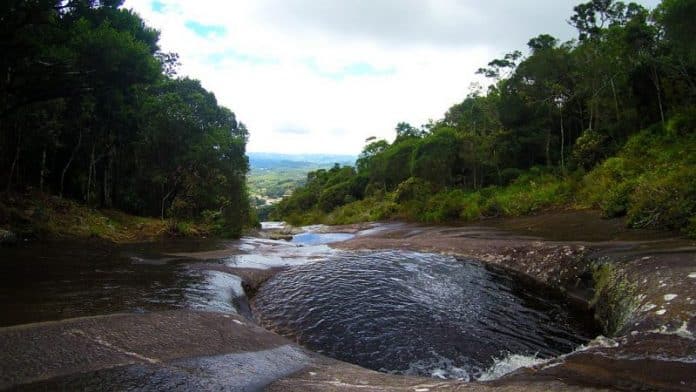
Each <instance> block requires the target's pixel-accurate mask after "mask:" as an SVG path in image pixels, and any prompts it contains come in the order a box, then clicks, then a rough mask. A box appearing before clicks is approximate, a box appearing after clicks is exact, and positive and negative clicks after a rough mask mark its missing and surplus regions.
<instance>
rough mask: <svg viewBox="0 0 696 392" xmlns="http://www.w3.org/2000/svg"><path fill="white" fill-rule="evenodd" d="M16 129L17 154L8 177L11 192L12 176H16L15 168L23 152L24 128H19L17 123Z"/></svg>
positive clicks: (8, 190)
mask: <svg viewBox="0 0 696 392" xmlns="http://www.w3.org/2000/svg"><path fill="white" fill-rule="evenodd" d="M15 129H16V130H17V132H18V134H17V148H15V156H14V159H13V160H12V166H10V174H9V176H8V178H7V192H8V193H9V192H10V190H11V189H12V177H13V176H14V172H15V168H16V167H17V162H19V156H20V153H21V152H22V129H21V128H17V127H16V124H15Z"/></svg>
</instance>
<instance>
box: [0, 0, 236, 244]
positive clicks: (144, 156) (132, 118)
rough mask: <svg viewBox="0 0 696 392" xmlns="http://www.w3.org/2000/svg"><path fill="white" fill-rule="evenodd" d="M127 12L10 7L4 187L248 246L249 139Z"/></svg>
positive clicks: (0, 41)
mask: <svg viewBox="0 0 696 392" xmlns="http://www.w3.org/2000/svg"><path fill="white" fill-rule="evenodd" d="M121 3H122V0H108V1H104V0H102V1H96V0H68V1H56V0H32V1H25V0H10V1H5V2H3V3H2V5H0V21H1V23H0V45H1V46H2V53H3V55H2V57H0V184H3V185H4V186H5V190H7V191H8V192H9V191H21V190H25V189H27V188H30V187H31V188H34V189H39V190H41V191H43V192H47V193H55V194H58V195H60V196H61V197H62V196H67V197H70V198H73V199H76V200H81V201H84V202H86V203H88V204H90V205H94V206H100V207H107V208H111V207H113V208H118V209H122V210H125V211H127V212H131V213H136V214H141V215H150V216H157V217H161V218H165V217H171V218H175V219H189V220H190V219H193V220H196V219H206V220H208V221H210V222H211V223H213V224H214V226H215V227H217V228H218V229H219V230H220V231H222V232H224V233H226V234H231V235H236V234H239V232H240V230H241V228H242V226H243V225H244V224H245V223H247V222H248V221H249V203H248V197H247V195H246V189H245V181H246V173H247V171H248V160H247V157H246V156H245V147H246V141H247V130H246V128H245V127H244V125H243V124H242V123H239V122H238V121H237V120H236V118H235V115H234V113H232V112H231V111H229V110H228V109H226V108H224V107H221V106H219V105H218V103H217V101H216V99H215V97H214V96H213V94H212V93H210V92H208V91H206V90H205V89H204V88H202V87H201V85H200V83H199V82H198V81H196V80H191V79H188V78H177V77H176V67H177V64H178V57H177V55H176V54H172V53H163V52H162V51H161V50H160V48H159V47H158V44H157V42H158V38H159V33H158V32H157V31H156V30H153V29H151V28H149V27H148V26H146V25H145V24H144V22H143V21H142V19H140V17H139V16H138V15H136V14H135V13H133V12H132V11H129V10H126V9H123V8H120V6H121Z"/></svg>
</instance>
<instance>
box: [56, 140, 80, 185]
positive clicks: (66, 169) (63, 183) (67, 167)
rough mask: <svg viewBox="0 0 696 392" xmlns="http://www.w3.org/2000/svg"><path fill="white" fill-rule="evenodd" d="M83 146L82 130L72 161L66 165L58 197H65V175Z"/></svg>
mask: <svg viewBox="0 0 696 392" xmlns="http://www.w3.org/2000/svg"><path fill="white" fill-rule="evenodd" d="M81 145H82V130H80V135H79V136H78V138H77V144H76V145H75V148H73V150H72V154H70V159H68V162H67V163H66V164H65V167H63V173H61V175H60V193H58V197H61V198H62V197H63V189H64V185H65V173H67V172H68V169H69V168H70V165H71V164H72V161H73V160H74V159H75V155H77V151H78V150H79V149H80V146H81Z"/></svg>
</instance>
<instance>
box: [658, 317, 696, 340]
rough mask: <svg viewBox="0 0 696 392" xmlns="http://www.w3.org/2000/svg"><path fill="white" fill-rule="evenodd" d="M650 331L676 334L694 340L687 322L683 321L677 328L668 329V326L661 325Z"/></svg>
mask: <svg viewBox="0 0 696 392" xmlns="http://www.w3.org/2000/svg"><path fill="white" fill-rule="evenodd" d="M648 332H652V333H660V334H664V335H677V336H679V337H682V338H685V339H691V340H694V334H693V333H692V332H691V331H689V323H688V322H686V321H684V322H683V323H682V325H681V326H680V327H679V328H676V329H670V328H669V327H668V326H666V325H663V326H661V327H660V328H657V329H653V330H651V331H648Z"/></svg>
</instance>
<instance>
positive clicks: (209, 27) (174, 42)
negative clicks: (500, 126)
mask: <svg viewBox="0 0 696 392" xmlns="http://www.w3.org/2000/svg"><path fill="white" fill-rule="evenodd" d="M579 2H580V0H528V1H522V0H485V1H480V0H227V1H225V0H195V1H192V0H126V2H125V6H126V7H127V8H132V9H134V10H135V11H136V12H138V13H139V14H140V15H141V16H142V17H143V18H144V19H145V20H146V21H147V23H148V24H149V25H151V26H153V27H155V28H157V29H159V30H160V31H161V40H160V44H161V46H162V48H163V50H165V51H172V52H177V53H179V55H180V56H181V62H182V67H181V68H180V72H179V73H180V75H184V76H190V77H192V78H196V79H200V80H201V81H202V83H203V86H204V87H205V88H207V89H208V90H211V91H213V92H214V93H215V95H216V96H217V98H218V101H219V103H220V104H222V105H224V106H226V107H228V108H230V109H231V110H232V111H234V112H235V113H236V114H237V118H238V119H239V120H241V121H242V122H244V123H245V124H246V125H247V127H248V129H249V131H250V140H249V145H248V150H249V151H256V152H259V151H267V152H284V153H307V152H310V153H311V152H314V153H348V154H357V153H359V152H360V150H361V149H362V147H363V146H364V141H365V139H366V138H368V137H370V136H375V137H378V138H385V139H387V140H389V141H391V140H393V138H394V127H395V125H396V124H397V123H398V122H400V121H407V122H410V123H411V124H412V125H415V126H418V125H421V124H424V123H426V122H427V121H428V119H433V120H436V119H439V118H441V117H442V115H443V114H444V112H445V111H446V110H447V109H448V108H449V107H450V106H452V105H453V104H455V103H457V102H460V101H461V100H462V99H464V98H465V97H466V95H467V93H468V92H469V91H470V87H471V85H472V83H475V82H477V81H481V79H479V77H478V76H477V75H475V71H476V69H478V68H479V67H482V66H485V65H486V64H487V63H488V61H490V60H491V59H493V58H497V57H500V56H502V55H503V54H505V53H506V52H510V51H512V50H516V49H520V50H523V49H524V48H525V44H526V42H527V41H528V40H529V39H530V38H532V37H534V36H536V35H538V34H541V33H548V34H551V35H554V36H556V37H557V38H560V39H562V40H567V39H571V38H574V37H575V32H574V31H573V29H572V28H571V27H570V26H569V25H568V24H567V22H566V20H567V19H568V18H569V17H570V15H571V14H572V9H573V6H574V5H576V4H578V3H579ZM638 3H640V4H643V5H644V6H647V7H648V8H653V7H654V6H655V5H656V4H657V3H659V1H658V0H641V1H638ZM483 83H484V84H485V81H483Z"/></svg>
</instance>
